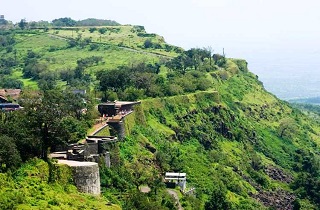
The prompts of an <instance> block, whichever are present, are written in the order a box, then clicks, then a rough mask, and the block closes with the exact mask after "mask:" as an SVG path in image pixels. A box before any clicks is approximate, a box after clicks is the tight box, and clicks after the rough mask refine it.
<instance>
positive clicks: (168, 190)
mask: <svg viewBox="0 0 320 210" xmlns="http://www.w3.org/2000/svg"><path fill="white" fill-rule="evenodd" d="M167 192H168V193H169V195H171V196H172V197H174V199H175V200H176V202H177V204H178V209H179V210H183V208H182V206H181V203H180V200H179V196H178V193H177V192H176V191H174V190H171V189H167Z"/></svg>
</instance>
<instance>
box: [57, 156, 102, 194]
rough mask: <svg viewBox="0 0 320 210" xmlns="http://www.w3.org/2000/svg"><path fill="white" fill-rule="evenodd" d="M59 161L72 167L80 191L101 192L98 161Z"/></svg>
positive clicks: (75, 182)
mask: <svg viewBox="0 0 320 210" xmlns="http://www.w3.org/2000/svg"><path fill="white" fill-rule="evenodd" d="M58 163H59V164H66V165H68V166H70V167H71V169H72V175H73V180H74V184H75V185H76V187H77V188H78V190H79V191H80V192H83V193H89V194H93V195H99V194H100V174H99V166H98V164H97V163H93V162H79V161H71V160H58Z"/></svg>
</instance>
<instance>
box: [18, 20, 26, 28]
mask: <svg viewBox="0 0 320 210" xmlns="http://www.w3.org/2000/svg"><path fill="white" fill-rule="evenodd" d="M27 24H28V23H27V21H26V19H21V20H20V22H19V24H18V25H19V27H20V28H21V29H22V30H24V29H25V28H26V26H27Z"/></svg>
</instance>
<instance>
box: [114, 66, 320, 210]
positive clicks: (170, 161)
mask: <svg viewBox="0 0 320 210" xmlns="http://www.w3.org/2000/svg"><path fill="white" fill-rule="evenodd" d="M228 74H230V77H229V78H228V79H227V80H222V79H220V78H215V77H213V81H214V83H215V87H214V88H213V89H215V91H207V92H199V93H194V94H188V95H179V96H173V97H166V98H156V99H148V100H143V101H142V104H141V105H140V106H139V107H137V108H136V111H135V114H134V115H135V119H136V123H135V126H134V128H133V131H132V132H131V133H132V134H131V135H129V136H128V137H127V140H126V141H125V142H123V143H121V144H120V146H121V147H120V148H121V150H120V154H121V155H122V157H123V158H124V159H125V162H128V163H127V164H129V165H130V163H132V162H134V161H135V160H136V158H138V159H139V160H141V161H143V162H148V163H149V164H147V165H145V170H146V174H144V175H145V176H148V173H151V172H147V171H148V170H149V171H152V170H159V172H162V173H164V172H166V171H177V172H186V173H187V175H188V185H189V187H191V186H192V187H196V188H197V198H198V199H200V200H201V201H202V202H201V203H202V204H198V205H200V206H202V207H201V208H204V202H205V201H208V200H210V196H212V195H213V196H214V195H216V193H217V192H224V196H225V199H226V200H227V201H228V202H229V204H230V205H229V207H230V208H232V209H265V208H266V206H273V207H274V208H276V204H275V203H274V202H273V201H272V200H273V199H275V198H276V197H277V196H278V199H280V200H281V202H282V205H289V206H291V208H292V207H293V206H301V207H304V208H303V209H308V208H316V205H313V206H312V205H311V204H310V201H308V200H306V199H307V198H308V197H307V196H304V194H300V192H301V190H303V188H301V187H302V186H301V185H299V184H298V183H300V182H301V180H300V178H301V175H302V173H305V172H302V171H304V170H305V169H306V167H308V166H306V164H315V163H316V162H314V161H317V160H318V158H319V157H318V156H317V153H318V152H317V151H318V149H319V140H318V138H319V137H318V133H319V125H318V124H317V123H316V122H312V121H310V120H309V119H308V118H307V117H306V116H305V115H303V114H302V113H301V112H300V111H298V110H296V109H294V108H291V107H290V106H289V105H288V104H287V103H286V102H283V101H280V100H278V99H277V98H276V97H275V96H273V95H271V94H270V93H268V92H266V91H265V90H264V88H263V87H262V85H261V83H260V82H259V81H258V80H257V79H256V77H255V76H254V75H253V74H251V73H249V72H237V73H235V74H234V73H230V72H228ZM288 122H289V123H288ZM291 126H293V128H291ZM283 129H284V130H286V129H288V130H290V129H292V130H290V132H286V131H284V132H283V133H282V130H283ZM150 148H155V149H156V152H154V151H153V150H150ZM307 162H308V163H307ZM312 167H316V166H312ZM152 168H153V169H152ZM308 170H309V169H308ZM310 170H312V169H310ZM314 170H318V169H314ZM270 171H271V172H270ZM275 171H278V172H277V173H280V174H283V175H281V176H279V175H278V176H277V175H276V174H277V173H275ZM312 173H315V171H314V172H312ZM149 175H150V174H149ZM284 177H285V178H284ZM299 180H300V181H299ZM300 184H301V183H300ZM297 186H300V187H299V189H297ZM305 190H308V189H307V188H305ZM268 192H272V193H275V194H274V197H272V193H271V195H269V197H268V199H270V200H269V201H268V202H269V203H268V202H267V203H259V202H257V200H256V199H260V198H261V197H263V196H265V195H266V194H267V193H268ZM277 193H278V194H277ZM280 194H281V195H280ZM292 195H293V197H292ZM216 196H217V195H216ZM290 196H291V197H292V198H293V199H291V200H290V199H289V201H285V199H286V198H288V197H290ZM214 197H215V196H214ZM311 200H313V199H311ZM313 201H314V200H313ZM291 202H292V203H291ZM194 205H196V204H195V203H194V202H192V201H190V200H185V201H184V203H183V206H184V207H185V209H194V208H195V206H194Z"/></svg>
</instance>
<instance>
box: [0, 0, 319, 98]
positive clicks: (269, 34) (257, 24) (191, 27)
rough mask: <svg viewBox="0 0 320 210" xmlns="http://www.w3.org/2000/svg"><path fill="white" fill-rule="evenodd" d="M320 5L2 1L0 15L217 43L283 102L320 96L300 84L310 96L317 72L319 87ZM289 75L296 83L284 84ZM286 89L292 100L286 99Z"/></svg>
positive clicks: (181, 42)
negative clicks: (91, 21)
mask: <svg viewBox="0 0 320 210" xmlns="http://www.w3.org/2000/svg"><path fill="white" fill-rule="evenodd" d="M319 8H320V1H318V0H304V1H301V0H299V1H298V0H161V1H159V0H156V1H151V0H149V1H148V0H134V1H132V0H117V1H115V0H113V1H110V0H90V1H84V0H54V1H47V0H0V14H3V15H5V18H6V19H7V20H12V21H13V22H18V21H19V20H20V19H22V18H25V19H26V20H27V21H38V20H49V21H50V20H53V19H55V18H60V17H71V18H73V19H75V20H80V19H86V18H99V19H111V20H115V21H117V22H119V23H121V24H132V25H143V26H145V28H146V30H147V32H149V33H157V34H159V35H161V36H163V37H164V38H165V40H166V41H167V42H168V43H170V44H174V45H178V46H181V47H183V48H184V49H189V48H192V47H208V46H211V47H212V48H213V49H214V50H215V52H218V53H221V52H222V49H223V48H224V50H225V53H226V55H227V57H237V58H244V59H246V60H247V61H248V63H249V68H250V70H251V71H253V72H254V73H256V74H257V75H258V76H259V77H260V79H261V80H262V81H263V82H264V83H265V86H266V88H267V89H268V90H270V91H272V92H274V93H276V95H278V96H279V97H282V98H294V97H304V96H305V97H310V96H317V95H318V94H319V96H320V92H319V93H318V92H317V90H316V89H317V87H313V88H311V89H313V90H312V91H313V92H312V93H311V94H309V95H308V94H305V92H306V91H309V89H310V87H307V86H308V85H309V84H308V83H309V81H308V77H306V78H303V79H302V80H303V81H304V82H302V83H301V84H300V85H302V86H306V87H305V88H306V89H303V88H302V90H303V91H302V93H299V94H295V92H296V91H295V90H294V88H295V83H296V82H297V81H298V80H299V79H300V77H301V76H305V74H314V73H317V74H318V75H317V76H314V77H312V79H313V80H314V81H313V83H315V84H316V83H317V82H318V79H317V78H320V39H319V37H320V27H319V25H320V12H318V10H319ZM318 60H319V61H318ZM318 71H319V73H318ZM286 77H289V79H290V78H291V80H292V79H293V80H292V81H289V82H292V84H290V85H288V84H286V83H284V81H283V79H286ZM276 79H278V80H280V81H282V83H281V85H280V86H279V81H278V82H277V83H276V84H275V82H274V81H275V80H276ZM319 81H320V79H319ZM300 82H301V81H300ZM285 86H291V87H290V88H289V87H288V88H289V89H288V90H285V92H286V91H289V92H291V93H292V95H290V96H282V95H281V91H283V88H285V89H286V88H287V87H285ZM308 88H309V89H308ZM319 90H320V82H319ZM301 94H302V95H301ZM303 94H304V95H303Z"/></svg>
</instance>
